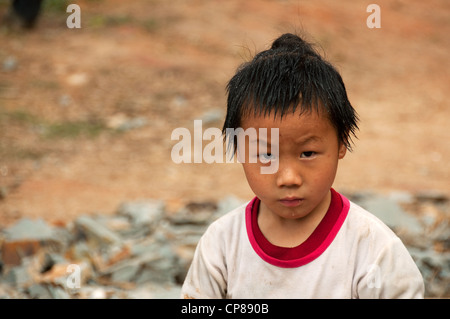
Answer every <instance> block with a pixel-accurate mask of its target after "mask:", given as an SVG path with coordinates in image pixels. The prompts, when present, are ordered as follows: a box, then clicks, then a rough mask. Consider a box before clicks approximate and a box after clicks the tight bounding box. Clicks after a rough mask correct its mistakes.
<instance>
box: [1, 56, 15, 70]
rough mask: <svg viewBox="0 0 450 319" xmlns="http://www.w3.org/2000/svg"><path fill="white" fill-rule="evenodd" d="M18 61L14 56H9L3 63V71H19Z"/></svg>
mask: <svg viewBox="0 0 450 319" xmlns="http://www.w3.org/2000/svg"><path fill="white" fill-rule="evenodd" d="M17 65H18V63H17V59H16V58H15V57H13V56H8V57H7V58H6V59H5V60H4V61H3V67H2V69H3V71H5V72H11V71H14V70H16V69H17Z"/></svg>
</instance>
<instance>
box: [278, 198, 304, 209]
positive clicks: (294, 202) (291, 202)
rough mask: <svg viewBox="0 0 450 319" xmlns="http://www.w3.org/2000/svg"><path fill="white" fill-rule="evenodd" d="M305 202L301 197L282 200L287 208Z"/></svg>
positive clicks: (282, 203)
mask: <svg viewBox="0 0 450 319" xmlns="http://www.w3.org/2000/svg"><path fill="white" fill-rule="evenodd" d="M302 202H303V198H299V197H285V198H282V199H280V203H281V205H283V206H286V207H295V206H298V205H300V204H301V203H302Z"/></svg>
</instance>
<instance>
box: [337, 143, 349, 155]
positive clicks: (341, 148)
mask: <svg viewBox="0 0 450 319" xmlns="http://www.w3.org/2000/svg"><path fill="white" fill-rule="evenodd" d="M346 153H347V146H345V144H344V143H342V142H341V143H339V153H338V155H339V159H343V158H344V156H345V154H346Z"/></svg>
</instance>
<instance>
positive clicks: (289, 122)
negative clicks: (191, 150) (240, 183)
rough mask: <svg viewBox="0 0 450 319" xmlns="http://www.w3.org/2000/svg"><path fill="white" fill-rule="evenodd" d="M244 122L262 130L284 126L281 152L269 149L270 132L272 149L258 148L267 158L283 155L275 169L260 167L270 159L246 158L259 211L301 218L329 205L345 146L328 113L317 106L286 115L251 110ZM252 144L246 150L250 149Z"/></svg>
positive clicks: (247, 174) (278, 159)
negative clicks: (257, 113)
mask: <svg viewBox="0 0 450 319" xmlns="http://www.w3.org/2000/svg"><path fill="white" fill-rule="evenodd" d="M241 126H242V128H243V129H244V130H246V129H248V128H250V127H253V128H255V129H256V131H257V132H259V129H260V128H267V131H268V132H271V128H278V129H279V145H278V154H279V156H278V157H277V158H275V157H273V158H271V157H270V156H268V157H267V156H265V155H264V154H267V153H269V154H270V149H271V148H274V147H276V145H271V144H270V137H268V138H267V139H268V143H267V150H265V149H263V150H258V154H259V155H260V156H264V159H267V158H269V159H271V160H274V161H278V163H277V164H278V170H277V171H276V172H275V173H274V174H261V171H260V167H261V166H262V165H270V163H266V164H263V163H261V162H260V161H259V160H258V161H257V162H256V163H249V160H248V158H246V160H245V161H244V162H243V163H242V165H243V168H244V172H245V175H246V177H247V181H248V183H249V185H250V188H251V189H252V190H253V192H254V193H255V195H256V196H257V197H258V198H259V199H260V200H261V205H260V212H261V211H262V210H266V211H267V210H268V211H269V212H271V213H274V214H276V215H278V216H279V217H281V218H287V219H298V218H302V217H305V216H307V215H309V214H310V213H314V212H317V213H319V214H320V212H319V211H322V212H323V210H327V209H328V204H329V196H327V195H328V193H329V191H330V188H331V186H332V184H333V182H334V178H335V176H336V171H337V167H338V160H339V159H341V158H343V157H344V156H345V153H346V147H345V145H344V144H343V143H339V141H338V137H337V134H336V130H335V128H334V127H333V126H332V124H331V123H330V121H329V120H328V119H327V118H326V117H325V116H323V115H321V114H320V113H319V114H318V113H317V112H314V111H313V112H311V113H303V114H302V115H300V111H296V112H295V113H287V114H286V115H284V116H283V119H282V120H281V119H280V117H279V116H277V118H275V119H274V117H273V115H269V116H266V117H264V116H247V117H245V118H244V119H243V120H242V125H241ZM258 138H259V137H258ZM272 140H273V139H272ZM249 142H250V143H251V142H252V141H249ZM248 144H249V143H245V147H246V148H247V150H246V153H245V154H249V151H248V148H249V146H248ZM263 145H264V143H263Z"/></svg>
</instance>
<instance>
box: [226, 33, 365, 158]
mask: <svg viewBox="0 0 450 319" xmlns="http://www.w3.org/2000/svg"><path fill="white" fill-rule="evenodd" d="M226 88H227V92H228V99H227V114H226V118H225V122H224V125H223V128H222V133H223V134H224V138H225V139H226V138H227V136H226V134H227V132H226V129H227V128H234V129H236V128H238V127H240V125H241V119H242V118H243V117H245V116H247V115H250V114H252V113H253V114H254V115H255V116H256V115H262V114H263V115H264V116H269V115H270V114H272V113H273V116H274V117H276V116H281V118H282V117H283V115H285V114H286V113H287V112H295V111H296V109H297V108H298V107H300V110H301V113H303V112H311V111H313V110H315V111H319V110H322V111H325V114H327V116H328V118H329V120H330V122H331V123H332V125H333V126H334V127H335V129H336V132H337V135H338V138H339V141H340V142H342V143H344V144H345V146H346V147H347V149H348V150H350V151H351V142H352V139H351V136H352V135H353V136H355V137H356V135H355V132H356V130H357V129H358V125H357V122H358V115H357V113H356V111H355V110H354V108H353V107H352V105H351V104H350V101H349V100H348V97H347V92H346V90H345V85H344V82H343V81H342V78H341V76H340V74H339V72H338V71H337V70H336V69H335V68H334V67H333V66H332V65H331V64H330V63H329V62H327V61H325V60H324V59H323V58H322V57H321V56H320V55H319V54H318V53H317V51H315V50H314V48H313V47H312V45H311V44H310V43H307V42H306V41H304V40H303V39H302V38H300V37H299V36H297V35H294V34H291V33H286V34H283V35H281V36H280V37H279V38H277V39H276V40H275V41H274V42H273V43H272V46H271V47H270V49H268V50H265V51H262V52H260V53H258V54H256V55H255V56H254V58H253V59H252V60H251V61H249V62H246V63H244V64H242V65H241V66H240V67H239V68H238V69H237V72H236V74H235V75H234V76H233V77H232V78H231V80H230V81H229V82H228V85H227V87H226ZM230 143H233V144H234V150H235V151H236V146H237V145H236V141H231V140H230Z"/></svg>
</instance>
